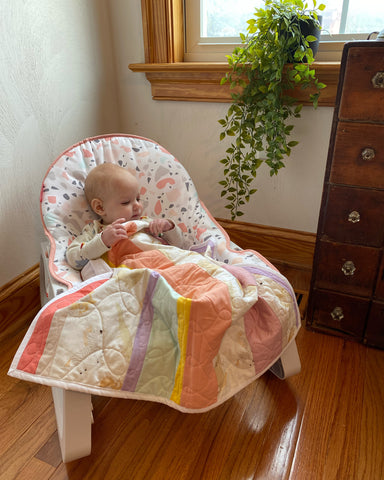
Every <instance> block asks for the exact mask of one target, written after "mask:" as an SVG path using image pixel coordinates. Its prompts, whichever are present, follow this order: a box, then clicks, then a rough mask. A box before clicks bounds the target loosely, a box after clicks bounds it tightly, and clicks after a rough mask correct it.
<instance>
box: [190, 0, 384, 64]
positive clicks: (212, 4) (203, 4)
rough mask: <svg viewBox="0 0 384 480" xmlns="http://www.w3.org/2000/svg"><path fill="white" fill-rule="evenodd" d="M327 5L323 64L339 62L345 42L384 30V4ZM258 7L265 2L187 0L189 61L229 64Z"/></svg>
mask: <svg viewBox="0 0 384 480" xmlns="http://www.w3.org/2000/svg"><path fill="white" fill-rule="evenodd" d="M317 3H321V0H317ZM324 3H325V4H326V9H325V10H324V11H323V12H322V26H323V30H322V36H321V45H320V50H319V55H320V60H338V59H339V57H340V55H341V50H342V46H343V44H344V42H345V41H347V40H362V39H366V38H367V36H368V34H369V33H371V32H374V31H379V30H382V29H383V28H384V0H365V1H364V2H362V1H361V0H332V2H329V1H327V0H324ZM308 4H309V5H310V6H311V5H312V2H311V1H308ZM258 7H261V8H263V7H264V1H263V0H200V1H199V0H185V8H186V32H187V34H186V58H185V60H186V61H197V60H202V61H204V60H207V61H209V60H212V61H214V60H218V61H222V60H223V59H224V60H225V55H226V54H229V53H231V52H232V50H233V48H234V47H235V45H236V44H238V43H240V39H239V33H240V32H242V33H246V30H247V20H248V19H250V18H252V16H253V14H254V11H255V8H258ZM325 43H333V44H332V45H330V44H328V45H326V44H325ZM324 52H325V53H324ZM332 52H333V53H332ZM335 52H336V53H335ZM324 55H325V57H328V58H325V57H324ZM335 55H336V56H335ZM323 57H324V58H323ZM317 60H319V58H317Z"/></svg>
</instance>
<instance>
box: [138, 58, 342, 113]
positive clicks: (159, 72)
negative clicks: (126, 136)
mask: <svg viewBox="0 0 384 480" xmlns="http://www.w3.org/2000/svg"><path fill="white" fill-rule="evenodd" d="M313 67H314V68H315V70H316V75H317V77H318V79H319V81H320V82H322V83H325V84H326V85H327V87H326V88H325V89H324V90H323V91H322V93H321V95H320V98H319V106H324V107H333V106H334V105H335V99H336V91H337V84H338V81H339V72H340V63H339V62H329V63H328V62H316V63H314V64H313ZM129 68H130V69H131V70H132V71H133V72H144V73H145V74H146V77H147V79H148V80H149V82H150V83H151V89H152V98H153V99H154V100H175V101H189V102H221V103H230V102H231V95H230V88H229V85H228V84H225V85H220V80H221V78H222V77H223V76H224V75H225V73H226V72H227V71H228V70H229V66H228V64H227V63H225V62H222V63H221V62H217V63H208V62H172V63H133V64H130V65H129ZM292 96H294V97H295V98H297V101H298V102H300V103H303V104H304V105H311V103H310V102H309V101H308V96H309V95H308V90H299V89H297V90H295V91H294V93H293V94H292Z"/></svg>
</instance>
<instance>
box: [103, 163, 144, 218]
mask: <svg viewBox="0 0 384 480" xmlns="http://www.w3.org/2000/svg"><path fill="white" fill-rule="evenodd" d="M103 208H104V214H101V217H102V219H103V222H104V223H105V224H110V223H112V222H114V221H115V220H117V219H118V218H125V220H126V221H129V220H138V219H139V218H140V217H141V214H142V213H143V206H142V204H141V202H140V193H139V184H138V182H137V180H136V178H135V177H133V176H132V175H130V174H129V173H128V172H126V174H125V173H124V174H123V175H119V177H118V178H116V181H114V185H113V191H111V192H109V195H108V196H106V198H105V199H104V200H103Z"/></svg>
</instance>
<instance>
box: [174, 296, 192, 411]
mask: <svg viewBox="0 0 384 480" xmlns="http://www.w3.org/2000/svg"><path fill="white" fill-rule="evenodd" d="M191 305H192V300H191V299H190V298H184V297H179V298H178V300H177V318H178V332H177V337H178V340H179V345H180V360H179V365H178V367H177V372H176V377H175V385H174V387H173V392H172V395H171V400H173V401H174V402H175V403H177V404H180V398H181V392H182V389H183V378H184V367H185V358H186V355H187V338H188V328H189V316H190V312H191Z"/></svg>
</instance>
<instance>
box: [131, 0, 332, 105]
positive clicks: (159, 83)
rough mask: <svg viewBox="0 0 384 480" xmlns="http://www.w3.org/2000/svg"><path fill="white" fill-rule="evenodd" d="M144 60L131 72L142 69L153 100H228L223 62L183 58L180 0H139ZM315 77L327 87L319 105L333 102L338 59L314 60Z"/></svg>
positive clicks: (302, 95)
mask: <svg viewBox="0 0 384 480" xmlns="http://www.w3.org/2000/svg"><path fill="white" fill-rule="evenodd" d="M141 9H142V19H143V36H144V51H145V63H132V64H130V65H129V68H130V69H131V70H132V71H133V72H143V73H145V74H146V77H147V79H148V81H149V82H150V83H151V90H152V98H153V99H154V100H175V101H192V102H219V103H223V102H224V103H230V102H231V101H232V98H231V95H230V89H229V86H228V85H227V84H225V85H220V80H221V78H222V77H223V76H224V75H225V73H226V72H227V71H228V70H229V66H228V64H227V63H226V62H184V61H183V56H184V26H183V25H184V21H183V18H184V13H183V0H141ZM313 66H314V68H315V69H316V74H317V76H318V78H319V81H320V82H322V83H325V84H326V85H327V87H326V88H325V89H324V90H323V91H322V93H321V95H320V98H319V106H327V107H329V106H331V107H332V106H334V105H335V100H336V91H337V84H338V81H339V72H340V62H315V63H314V64H313ZM292 96H294V97H295V98H296V99H297V101H298V102H300V103H303V104H304V105H311V103H310V102H308V98H307V97H308V90H306V91H302V90H299V89H298V90H295V91H294V93H293V95H292Z"/></svg>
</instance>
